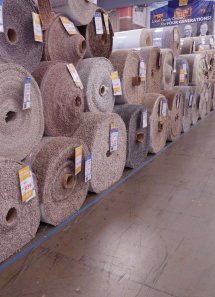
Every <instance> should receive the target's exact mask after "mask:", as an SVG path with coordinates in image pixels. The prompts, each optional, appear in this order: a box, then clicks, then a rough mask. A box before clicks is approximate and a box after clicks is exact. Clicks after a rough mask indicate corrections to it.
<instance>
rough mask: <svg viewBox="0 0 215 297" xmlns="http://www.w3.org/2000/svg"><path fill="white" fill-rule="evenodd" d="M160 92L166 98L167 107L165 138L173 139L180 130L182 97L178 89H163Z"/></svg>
mask: <svg viewBox="0 0 215 297" xmlns="http://www.w3.org/2000/svg"><path fill="white" fill-rule="evenodd" d="M161 94H162V95H163V96H165V97H166V99H167V100H168V107H169V119H168V122H169V126H168V132H167V140H168V141H175V140H176V139H177V138H178V137H179V136H180V135H181V130H182V119H183V109H184V107H183V98H182V96H181V93H180V92H179V91H178V90H165V91H162V92H161Z"/></svg>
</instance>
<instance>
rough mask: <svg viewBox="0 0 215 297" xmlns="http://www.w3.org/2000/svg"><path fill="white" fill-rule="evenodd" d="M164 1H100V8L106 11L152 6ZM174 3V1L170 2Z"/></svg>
mask: <svg viewBox="0 0 215 297" xmlns="http://www.w3.org/2000/svg"><path fill="white" fill-rule="evenodd" d="M162 1H163V0H160V1H159V0H98V6H100V7H103V8H104V9H114V8H121V7H127V6H135V5H143V4H151V3H153V2H162ZM170 1H174V0H170Z"/></svg>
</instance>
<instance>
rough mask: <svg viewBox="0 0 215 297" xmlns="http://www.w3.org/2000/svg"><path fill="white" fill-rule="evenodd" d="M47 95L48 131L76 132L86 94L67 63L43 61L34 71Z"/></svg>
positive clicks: (64, 134)
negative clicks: (77, 84)
mask: <svg viewBox="0 0 215 297" xmlns="http://www.w3.org/2000/svg"><path fill="white" fill-rule="evenodd" d="M33 76H34V77H35V79H36V80H37V81H38V83H39V84H40V90H41V93H42V98H43V112H44V119H45V135H47V136H53V137H56V136H65V137H69V136H72V134H73V133H74V131H75V130H76V129H77V127H78V126H79V124H80V121H81V117H82V114H83V110H84V94H83V91H82V90H81V89H80V88H79V87H77V86H76V85H75V83H74V81H73V78H72V76H71V74H70V72H69V70H68V68H67V64H66V63H61V62H59V63H57V62H41V63H40V65H39V66H38V68H37V69H36V70H35V72H34V73H33Z"/></svg>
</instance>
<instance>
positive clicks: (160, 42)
mask: <svg viewBox="0 0 215 297" xmlns="http://www.w3.org/2000/svg"><path fill="white" fill-rule="evenodd" d="M174 28H175V27H164V28H156V29H149V32H150V34H151V36H152V45H153V46H158V47H159V48H160V49H164V48H165V49H167V48H170V49H172V51H173V55H174V57H178V56H179V55H180V33H179V30H178V28H177V35H178V38H177V41H174Z"/></svg>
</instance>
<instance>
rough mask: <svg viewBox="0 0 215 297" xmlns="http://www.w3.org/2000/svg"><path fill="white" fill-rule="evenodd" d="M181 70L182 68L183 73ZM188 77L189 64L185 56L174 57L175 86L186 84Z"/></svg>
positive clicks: (187, 83)
mask: <svg viewBox="0 0 215 297" xmlns="http://www.w3.org/2000/svg"><path fill="white" fill-rule="evenodd" d="M181 70H184V72H185V73H184V74H181ZM189 77H190V69H189V64H188V62H187V60H186V59H185V58H182V57H181V56H180V58H177V59H176V73H175V86H188V85H189Z"/></svg>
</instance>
